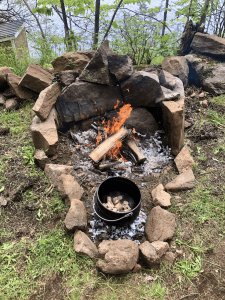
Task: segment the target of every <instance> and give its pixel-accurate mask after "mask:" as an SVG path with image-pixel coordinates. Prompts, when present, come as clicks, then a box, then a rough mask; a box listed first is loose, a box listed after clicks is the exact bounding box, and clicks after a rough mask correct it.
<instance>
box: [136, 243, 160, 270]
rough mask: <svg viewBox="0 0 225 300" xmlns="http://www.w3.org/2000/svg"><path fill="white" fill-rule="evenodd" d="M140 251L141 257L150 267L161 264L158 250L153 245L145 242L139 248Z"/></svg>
mask: <svg viewBox="0 0 225 300" xmlns="http://www.w3.org/2000/svg"><path fill="white" fill-rule="evenodd" d="M139 249H140V254H141V257H142V259H143V260H144V262H145V263H146V264H147V266H148V267H150V268H151V267H152V266H154V265H158V264H159V263H160V258H159V256H158V254H157V252H156V249H155V247H153V246H152V244H151V243H149V242H148V241H145V242H144V243H143V244H141V245H140V246H139Z"/></svg>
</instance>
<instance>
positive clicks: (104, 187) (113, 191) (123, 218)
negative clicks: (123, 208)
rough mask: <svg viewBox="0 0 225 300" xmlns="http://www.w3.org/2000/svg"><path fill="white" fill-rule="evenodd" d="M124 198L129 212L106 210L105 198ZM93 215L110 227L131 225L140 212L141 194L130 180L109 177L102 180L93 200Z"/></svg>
mask: <svg viewBox="0 0 225 300" xmlns="http://www.w3.org/2000/svg"><path fill="white" fill-rule="evenodd" d="M120 195H123V196H124V200H126V201H128V203H129V206H130V208H131V210H130V211H129V212H116V211H112V210H109V209H108V208H106V207H105V206H104V205H103V203H107V196H111V197H114V196H120ZM93 209H94V212H95V214H96V215H97V216H98V217H99V218H100V219H102V220H103V221H105V222H106V223H107V224H110V225H119V226H125V225H129V224H131V223H132V222H133V221H134V220H135V219H136V218H137V216H138V215H139V212H140V210H141V192H140V190H139V188H138V186H137V185H136V184H135V183H134V182H133V181H131V180H129V179H127V178H123V177H109V178H107V179H106V180H104V181H103V182H102V183H101V184H100V186H99V187H98V189H97V190H96V192H95V194H94V198H93Z"/></svg>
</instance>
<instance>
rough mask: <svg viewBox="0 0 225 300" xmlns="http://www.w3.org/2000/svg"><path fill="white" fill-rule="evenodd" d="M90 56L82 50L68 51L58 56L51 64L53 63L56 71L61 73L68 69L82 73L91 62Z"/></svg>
mask: <svg viewBox="0 0 225 300" xmlns="http://www.w3.org/2000/svg"><path fill="white" fill-rule="evenodd" d="M89 61H90V58H89V57H88V56H87V55H85V54H81V52H80V51H79V52H67V53H65V54H63V55H60V56H58V57H56V58H55V59H54V60H53V61H52V62H51V64H52V65H53V68H54V71H55V73H60V72H62V71H66V70H73V71H75V72H77V73H78V74H80V73H81V72H82V71H83V69H84V68H85V67H86V65H87V64H88V63H89Z"/></svg>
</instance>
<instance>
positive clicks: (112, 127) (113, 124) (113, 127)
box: [102, 102, 132, 158]
mask: <svg viewBox="0 0 225 300" xmlns="http://www.w3.org/2000/svg"><path fill="white" fill-rule="evenodd" d="M117 105H118V102H117ZM131 111H132V107H131V105H130V104H125V105H124V106H123V107H121V109H120V111H119V112H118V115H119V116H118V118H115V117H114V118H113V119H112V120H108V121H107V122H105V121H103V122H102V123H103V125H104V129H105V132H106V134H107V136H110V135H111V134H113V133H115V132H118V131H119V130H120V129H121V127H122V126H123V124H124V123H125V121H126V119H127V118H129V116H130V113H131ZM121 146H122V142H120V141H117V143H116V146H115V147H114V148H113V149H111V150H110V152H109V154H110V155H112V157H113V158H118V156H119V155H121V154H120V147H121Z"/></svg>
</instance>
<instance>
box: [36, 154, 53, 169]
mask: <svg viewBox="0 0 225 300" xmlns="http://www.w3.org/2000/svg"><path fill="white" fill-rule="evenodd" d="M34 161H35V162H36V164H37V165H38V166H39V167H40V168H41V169H42V170H44V168H45V166H46V164H49V163H50V161H49V159H48V157H47V155H46V154H45V152H44V151H43V150H40V149H35V151H34Z"/></svg>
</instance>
